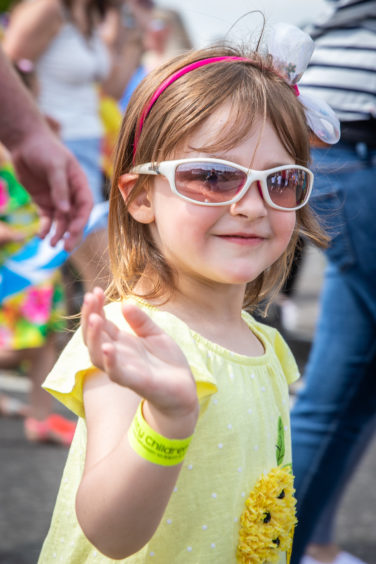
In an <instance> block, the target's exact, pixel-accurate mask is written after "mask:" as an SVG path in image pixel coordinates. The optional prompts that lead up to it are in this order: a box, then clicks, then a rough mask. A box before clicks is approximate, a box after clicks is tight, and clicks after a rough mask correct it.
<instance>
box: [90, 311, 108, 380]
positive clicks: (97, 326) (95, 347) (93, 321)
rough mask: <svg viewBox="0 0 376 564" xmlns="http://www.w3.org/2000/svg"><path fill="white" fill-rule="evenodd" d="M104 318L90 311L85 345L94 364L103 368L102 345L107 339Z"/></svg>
mask: <svg viewBox="0 0 376 564" xmlns="http://www.w3.org/2000/svg"><path fill="white" fill-rule="evenodd" d="M104 324H105V321H104V319H103V318H102V317H101V316H100V315H98V314H97V313H92V314H90V316H89V317H88V323H87V329H86V346H87V348H88V350H89V354H90V358H91V361H92V363H93V364H94V366H97V368H100V369H101V370H102V369H103V358H102V345H103V343H105V342H106V341H107V340H108V336H107V333H106V332H105V331H104Z"/></svg>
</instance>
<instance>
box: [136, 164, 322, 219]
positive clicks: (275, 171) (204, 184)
mask: <svg viewBox="0 0 376 564" xmlns="http://www.w3.org/2000/svg"><path fill="white" fill-rule="evenodd" d="M130 172H131V173H137V174H161V175H163V176H165V177H166V178H167V180H168V181H169V184H170V187H171V190H172V192H173V193H174V194H176V195H177V196H179V197H180V198H183V199H184V200H187V201H188V202H193V203H194V204H198V205H200V206H227V205H228V204H233V203H235V202H238V201H239V200H240V199H241V198H243V196H244V195H245V194H246V192H247V190H248V189H249V187H250V186H251V184H253V182H257V184H258V187H259V189H260V191H261V193H262V197H263V199H264V201H265V202H266V203H267V204H268V205H269V206H270V207H272V208H275V209H277V210H285V211H293V210H298V209H300V208H302V207H303V206H305V204H306V203H307V202H308V200H309V196H310V194H311V191H312V186H313V174H312V172H311V171H310V170H309V169H308V168H305V167H304V166H300V165H284V166H277V167H275V168H269V169H267V170H252V169H248V168H246V167H244V166H240V165H238V164H235V163H232V162H230V161H224V160H222V159H212V158H198V159H180V160H175V161H162V162H160V163H145V164H140V165H137V166H134V167H133V168H132V169H131V171H130Z"/></svg>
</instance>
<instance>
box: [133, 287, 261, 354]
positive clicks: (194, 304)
mask: <svg viewBox="0 0 376 564" xmlns="http://www.w3.org/2000/svg"><path fill="white" fill-rule="evenodd" d="M149 290H150V288H149ZM136 291H137V292H138V293H140V294H141V295H142V294H143V295H146V294H147V291H148V288H147V284H138V285H137V288H136ZM244 292H245V287H244V286H241V285H233V286H230V285H228V284H222V285H221V284H217V285H209V284H207V283H205V284H204V283H203V284H200V283H199V282H197V281H196V282H192V281H191V282H190V283H189V282H187V284H180V286H179V289H177V290H175V292H174V293H173V294H172V295H171V296H170V297H169V299H168V300H167V301H166V302H165V303H163V300H159V301H158V300H153V301H151V302H150V301H149V303H151V304H152V305H155V306H157V307H158V309H161V310H162V311H166V312H168V313H172V314H173V315H176V316H177V317H178V318H179V319H181V320H182V321H184V323H186V324H187V325H188V327H190V329H192V330H193V331H195V332H196V333H199V334H200V335H202V336H203V337H205V338H206V339H208V340H209V341H211V342H213V343H216V344H218V345H220V346H222V347H224V348H226V349H229V350H231V351H233V352H235V353H238V354H242V355H246V356H261V355H263V354H264V348H263V345H262V344H261V343H260V341H259V339H258V338H257V337H256V336H255V335H254V334H253V333H252V332H251V331H250V330H249V327H248V326H247V325H246V323H245V322H244V320H243V318H242V315H241V312H242V305H243V298H244Z"/></svg>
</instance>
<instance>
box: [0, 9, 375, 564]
mask: <svg viewBox="0 0 376 564" xmlns="http://www.w3.org/2000/svg"><path fill="white" fill-rule="evenodd" d="M12 4H13V5H12ZM327 4H328V10H327V12H326V13H324V14H323V15H322V16H320V18H319V19H318V21H317V22H314V23H312V25H311V26H310V27H309V28H308V29H307V32H303V31H302V30H300V29H298V28H295V27H294V26H290V25H287V24H277V25H275V26H274V28H273V29H272V30H270V33H267V32H265V31H264V30H263V32H261V35H260V40H259V42H258V43H257V45H256V46H252V47H250V46H249V47H247V46H245V45H243V46H242V47H241V48H240V47H239V46H236V45H230V44H228V43H227V42H218V43H216V44H215V45H213V46H210V47H207V48H203V49H197V50H195V49H193V46H192V43H191V41H190V38H189V35H188V33H187V31H186V29H185V26H184V23H183V21H182V19H181V17H180V15H179V14H178V13H176V12H174V11H172V10H162V9H161V8H157V7H156V6H154V3H153V2H152V1H150V0H106V1H100V0H76V1H70V0H29V1H21V2H14V3H11V2H10V3H9V11H8V14H7V17H6V18H4V20H3V21H4V22H5V24H4V29H3V30H2V33H1V37H2V39H1V46H0V81H1V84H2V85H3V87H2V89H1V91H0V108H1V109H0V112H1V120H0V345H1V347H0V369H1V368H9V367H16V368H17V369H18V370H20V371H22V372H23V373H24V374H25V376H26V377H28V378H29V379H30V382H31V388H30V389H31V391H30V396H29V402H28V403H27V404H24V403H22V402H20V401H18V400H17V399H16V398H13V397H11V396H9V395H7V394H5V393H3V392H2V391H1V390H0V415H1V416H19V417H22V418H23V420H24V429H25V435H26V438H27V439H28V440H29V441H37V442H47V441H50V442H51V441H52V442H55V443H58V444H61V445H64V446H67V447H70V450H69V455H68V459H67V463H66V467H65V470H64V475H63V478H62V482H61V487H60V490H59V493H58V497H57V501H56V507H55V511H54V514H53V517H52V522H51V527H50V529H49V532H48V535H47V537H46V539H45V542H44V544H43V548H42V551H41V555H40V560H39V562H40V564H44V563H46V564H50V562H52V561H53V559H54V558H55V557H59V559H60V560H61V561H64V562H72V563H74V562H77V563H81V562H84V561H87V562H94V561H95V562H102V563H103V564H105V563H107V562H108V563H109V562H112V561H113V560H114V559H115V560H121V561H122V562H124V563H125V562H129V563H141V562H147V561H149V559H150V558H153V561H155V562H157V563H160V564H165V563H166V562H174V563H176V564H179V563H182V564H187V563H189V562H192V563H193V562H199V561H205V562H208V563H210V562H213V563H214V562H216V563H217V562H223V564H230V563H231V562H234V563H235V562H241V563H243V564H248V563H254V564H257V563H260V564H263V563H266V562H275V563H279V564H282V563H286V562H287V563H288V562H290V561H291V564H320V563H321V562H323V563H332V564H364V563H363V562H362V561H361V560H359V558H357V557H356V556H353V555H351V554H348V553H347V552H345V551H343V550H341V548H340V547H338V546H337V545H336V543H335V536H334V532H333V531H334V524H335V516H336V511H337V509H338V505H339V501H340V500H341V497H342V495H343V492H344V491H345V488H346V485H347V484H348V482H349V480H350V479H351V476H352V475H353V473H354V470H355V468H356V467H357V464H358V463H359V460H360V459H361V457H362V456H363V454H364V452H365V451H366V449H367V445H368V444H369V442H370V439H371V438H372V437H373V435H374V429H375V425H376V409H375V408H376V405H375V401H376V400H375V397H376V394H375V391H376V390H375V379H374V367H375V359H376V350H375V342H376V339H375V336H376V335H375V333H376V329H375V328H376V295H375V283H374V281H375V279H376V277H375V274H376V272H375V266H374V260H373V255H374V250H375V244H374V241H375V240H376V233H374V231H375V222H374V219H373V216H374V210H375V209H376V201H375V193H374V189H373V180H374V175H375V164H376V143H375V131H376V127H375V123H376V122H375V120H376V84H375V80H376V72H375V65H374V62H375V56H376V26H375V22H376V1H375V0H368V1H364V0H328V2H327ZM292 45H293V46H294V48H293V49H292ZM312 53H313V55H312ZM340 129H341V138H340ZM339 138H340V140H339ZM312 172H313V173H314V175H315V181H314V188H313V190H312V186H313V174H312ZM308 244H314V245H316V246H317V247H319V248H322V249H326V250H325V253H326V256H327V267H326V271H325V276H324V281H323V287H322V291H321V297H320V314H319V322H318V324H317V329H316V333H315V335H314V339H313V344H312V349H311V353H310V356H309V360H308V363H307V366H306V368H305V371H304V374H303V385H302V387H301V389H300V391H299V393H298V394H297V397H296V400H295V402H294V405H293V407H292V410H291V413H290V401H289V385H290V384H291V383H293V382H294V381H296V379H297V378H298V376H299V375H298V370H297V366H296V363H295V361H294V358H293V355H292V353H291V351H290V349H289V347H288V345H287V344H286V342H285V340H284V338H283V337H282V336H281V334H280V333H279V332H278V331H277V330H276V329H275V328H273V327H270V325H269V324H265V323H263V322H262V321H260V317H259V315H257V317H255V316H254V315H252V314H254V313H255V312H256V311H258V308H259V306H260V304H261V305H262V306H267V305H268V304H270V303H272V302H273V301H276V300H277V301H279V303H280V304H284V303H285V304H286V303H287V301H288V300H290V288H291V284H292V281H293V275H294V268H295V267H296V265H297V264H298V261H299V259H300V252H301V249H302V248H303V246H306V245H308ZM291 268H292V272H293V275H292V276H291ZM72 273H73V274H72ZM289 273H290V278H289ZM68 276H75V277H77V279H78V280H79V284H80V288H81V290H80V294H79V296H80V297H79V301H80V303H79V306H78V310H81V314H80V327H79V329H78V330H77V331H76V332H75V333H74V335H73V337H72V338H70V340H69V342H67V341H68V339H66V341H65V342H67V345H66V347H65V348H64V350H63V352H62V353H61V354H60V352H61V351H60V348H61V347H59V346H58V344H57V342H56V336H57V335H60V334H61V332H62V331H64V327H65V325H66V324H67V323H68V318H67V313H72V305H71V303H70V301H71V300H72V296H71V293H70V291H69V285H67V283H66V282H67V277H68ZM64 280H65V284H64V283H63V281H64ZM65 289H66V291H64V290H65ZM278 296H279V297H278ZM74 313H77V312H74ZM55 398H56V399H58V400H59V401H61V402H62V403H63V404H64V405H65V406H66V407H67V408H68V409H70V410H71V412H72V414H73V416H74V418H73V417H72V418H71V417H69V418H66V417H63V416H61V415H59V414H57V413H55V409H54V405H55V404H54V402H55ZM290 419H291V420H290ZM209 506H210V507H209ZM211 506H213V507H211ZM124 531H126V532H127V533H126V534H124ZM66 535H69V537H70V539H71V542H70V543H61V542H60V538H61V537H62V536H66Z"/></svg>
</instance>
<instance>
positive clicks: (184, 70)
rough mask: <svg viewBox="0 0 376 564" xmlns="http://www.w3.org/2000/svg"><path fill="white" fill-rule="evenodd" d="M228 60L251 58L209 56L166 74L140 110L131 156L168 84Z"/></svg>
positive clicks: (293, 86)
mask: <svg viewBox="0 0 376 564" xmlns="http://www.w3.org/2000/svg"><path fill="white" fill-rule="evenodd" d="M228 61H248V62H250V63H251V62H253V61H252V60H251V59H248V58H247V57H231V56H224V57H210V58H208V59H201V60H200V61H195V62H194V63H191V64H189V65H186V66H185V67H182V68H181V69H179V70H177V71H176V72H174V73H173V74H172V75H170V76H168V77H167V78H166V79H165V80H164V81H163V82H162V84H161V85H160V86H158V88H157V89H156V91H155V92H154V94H153V96H152V97H151V99H150V101H149V102H148V104H147V105H146V106H145V107H144V109H143V110H142V113H141V117H140V121H139V122H138V128H137V130H136V133H135V137H134V144H133V158H134V156H135V154H136V149H137V145H138V141H139V139H140V135H141V131H142V128H143V126H144V122H145V119H146V118H147V116H148V115H149V112H150V110H151V109H152V107H153V106H154V104H155V102H156V101H157V100H158V98H159V96H160V95H161V94H162V93H163V92H164V91H165V90H166V88H168V86H170V84H172V83H173V82H175V80H177V79H178V78H180V77H181V76H183V75H184V74H187V73H188V72H190V71H192V70H195V69H197V68H199V67H203V66H205V65H209V64H211V63H221V62H228ZM277 74H278V73H277ZM292 88H293V90H294V92H295V94H296V96H299V90H298V87H297V86H296V85H292Z"/></svg>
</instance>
